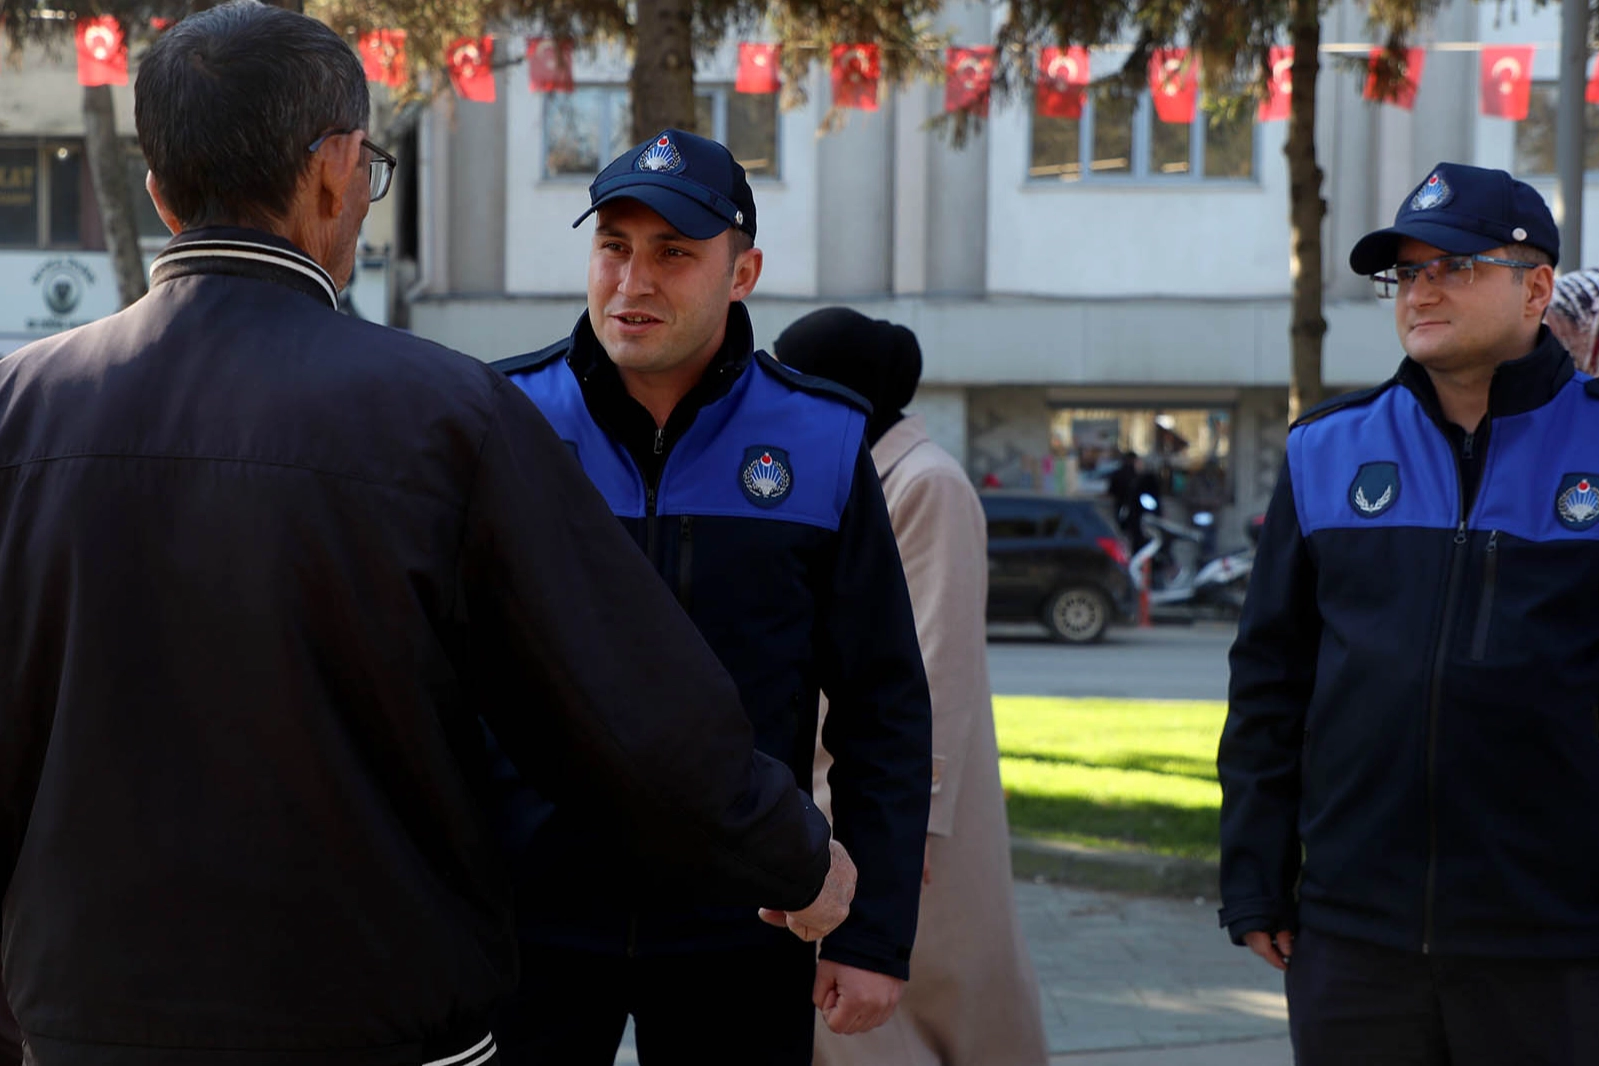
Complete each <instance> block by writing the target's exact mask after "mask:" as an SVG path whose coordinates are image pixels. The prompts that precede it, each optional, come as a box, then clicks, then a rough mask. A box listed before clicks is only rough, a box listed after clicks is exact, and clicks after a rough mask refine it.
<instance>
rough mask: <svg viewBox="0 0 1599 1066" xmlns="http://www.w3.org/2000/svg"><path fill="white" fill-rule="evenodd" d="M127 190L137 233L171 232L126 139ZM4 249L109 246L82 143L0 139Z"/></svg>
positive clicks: (0, 241)
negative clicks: (162, 221)
mask: <svg viewBox="0 0 1599 1066" xmlns="http://www.w3.org/2000/svg"><path fill="white" fill-rule="evenodd" d="M126 151H127V152H128V158H127V178H128V191H129V193H130V194H131V195H132V197H133V213H134V220H135V224H136V225H137V227H138V232H139V236H140V237H141V238H143V237H159V238H165V237H169V236H171V234H169V233H168V232H167V228H166V226H164V225H162V224H161V218H160V216H159V215H157V214H156V212H155V205H154V204H152V203H151V202H150V197H149V194H148V193H146V192H145V188H144V175H145V166H144V157H143V156H142V155H141V154H140V153H139V148H138V145H137V144H135V143H133V142H132V141H129V142H127V143H126ZM0 247H4V248H73V249H88V250H97V249H103V248H104V247H105V233H104V229H103V227H102V226H101V224H100V207H99V204H98V203H97V202H96V200H95V198H94V185H93V184H92V182H91V181H90V177H89V161H88V160H87V159H86V158H85V157H84V154H83V142H82V141H81V140H80V141H53V140H52V141H45V140H0Z"/></svg>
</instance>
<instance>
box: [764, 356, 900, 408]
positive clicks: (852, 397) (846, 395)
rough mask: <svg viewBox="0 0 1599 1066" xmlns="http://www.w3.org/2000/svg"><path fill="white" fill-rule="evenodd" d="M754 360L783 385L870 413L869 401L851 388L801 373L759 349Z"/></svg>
mask: <svg viewBox="0 0 1599 1066" xmlns="http://www.w3.org/2000/svg"><path fill="white" fill-rule="evenodd" d="M755 361H756V362H758V363H760V364H761V366H762V367H764V368H765V369H766V370H767V371H768V372H769V373H770V374H771V375H772V376H773V377H775V378H777V379H778V380H779V381H781V382H783V383H784V384H785V385H788V386H789V387H790V388H793V389H798V390H799V391H800V392H808V393H811V394H812V395H816V396H826V397H829V398H831V399H834V400H843V401H844V402H845V403H847V404H849V405H850V406H851V407H853V408H855V409H856V410H857V411H860V412H861V413H862V414H867V415H869V414H871V413H872V405H871V402H870V401H869V400H867V399H866V397H864V396H862V395H861V394H860V393H858V392H856V391H854V390H853V389H848V388H845V387H844V386H843V385H840V384H839V383H838V382H836V381H829V380H827V379H826V378H819V377H814V376H812V375H810V374H801V373H800V372H799V371H798V370H795V369H794V368H793V367H789V366H784V365H783V364H782V363H779V362H778V361H777V360H776V359H773V358H772V357H771V356H769V355H767V354H766V353H765V352H763V351H759V350H757V351H756V353H755Z"/></svg>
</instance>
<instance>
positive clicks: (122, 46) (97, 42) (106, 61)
mask: <svg viewBox="0 0 1599 1066" xmlns="http://www.w3.org/2000/svg"><path fill="white" fill-rule="evenodd" d="M77 37H78V84H79V85H126V84H128V42H127V41H125V40H123V37H122V25H121V23H119V22H117V20H116V18H115V17H113V16H111V15H101V16H100V17H99V18H92V19H79V20H78V33H77Z"/></svg>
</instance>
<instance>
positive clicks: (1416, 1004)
mask: <svg viewBox="0 0 1599 1066" xmlns="http://www.w3.org/2000/svg"><path fill="white" fill-rule="evenodd" d="M1559 252H1560V242H1559V235H1558V232H1557V230H1556V228H1555V223H1554V220H1553V218H1552V217H1551V215H1550V212H1549V209H1548V207H1547V206H1545V204H1544V202H1543V199H1542V198H1541V197H1540V196H1539V195H1538V193H1537V192H1536V191H1535V190H1533V189H1532V188H1531V187H1530V186H1528V185H1526V184H1524V183H1522V182H1520V181H1516V180H1514V179H1513V178H1512V177H1511V176H1510V175H1509V174H1506V173H1504V172H1503V171H1497V170H1483V169H1479V168H1477V167H1469V166H1463V165H1460V164H1456V163H1440V164H1439V165H1438V166H1437V167H1435V168H1434V169H1433V171H1432V172H1431V173H1430V174H1429V175H1428V176H1427V177H1426V179H1425V180H1424V181H1422V182H1421V184H1420V185H1418V186H1417V187H1416V188H1415V190H1414V191H1413V192H1411V193H1410V195H1408V196H1407V197H1406V198H1405V201H1404V203H1403V204H1402V205H1401V207H1400V208H1399V212H1398V216H1397V217H1396V219H1395V221H1394V225H1393V226H1391V227H1389V228H1387V229H1382V230H1378V231H1376V232H1374V233H1371V234H1368V235H1367V236H1365V237H1363V238H1362V239H1361V240H1360V241H1359V242H1358V243H1357V244H1356V245H1355V247H1354V250H1353V251H1352V252H1351V253H1350V257H1349V262H1350V266H1351V267H1352V268H1353V269H1354V270H1355V272H1356V273H1359V274H1369V275H1372V276H1373V278H1374V282H1375V284H1376V287H1377V289H1378V295H1379V296H1385V297H1389V298H1392V299H1394V300H1395V303H1394V311H1395V316H1394V317H1395V321H1396V325H1397V327H1398V331H1399V339H1400V342H1401V345H1402V346H1403V348H1404V350H1405V353H1406V358H1405V359H1404V361H1403V362H1402V363H1401V364H1400V367H1399V371H1398V373H1396V374H1395V375H1394V377H1393V378H1392V379H1391V380H1389V381H1387V382H1385V383H1384V384H1382V385H1380V386H1378V387H1376V388H1374V389H1371V390H1369V391H1365V392H1359V393H1354V394H1352V395H1347V396H1342V397H1339V398H1337V399H1334V400H1332V401H1330V402H1328V403H1326V404H1324V405H1322V406H1321V407H1318V408H1316V409H1314V410H1312V411H1311V412H1310V413H1309V414H1307V415H1306V416H1305V417H1304V418H1302V419H1300V421H1299V422H1298V423H1296V424H1295V425H1294V426H1293V428H1292V429H1291V430H1290V431H1289V436H1288V453H1287V461H1286V464H1285V466H1284V469H1283V472H1282V475H1281V479H1280V481H1279V482H1278V486H1277V490H1276V492H1275V494H1274V496H1273V498H1272V501H1271V505H1270V508H1269V510H1268V512H1267V517H1266V523H1265V528H1264V530H1263V532H1262V536H1261V542H1260V549H1259V555H1258V556H1257V558H1256V561H1255V571H1254V576H1253V579H1252V583H1251V585H1250V590H1249V596H1248V600H1247V603H1246V605H1245V608H1244V614H1243V619H1242V621H1241V623H1240V626H1239V632H1238V638H1237V642H1236V643H1235V644H1234V645H1233V649H1232V660H1231V665H1232V681H1231V690H1230V706H1229V709H1228V716H1227V723H1226V726H1225V728H1224V729H1223V732H1222V738H1221V746H1220V752H1219V755H1218V759H1217V764H1218V768H1219V771H1220V776H1221V784H1222V814H1221V853H1222V858H1221V885H1222V903H1223V906H1222V908H1221V921H1222V924H1223V925H1225V926H1226V927H1227V929H1228V931H1229V933H1230V934H1231V936H1232V938H1233V940H1234V941H1235V942H1238V943H1243V944H1247V945H1248V946H1249V948H1250V949H1251V950H1253V951H1254V952H1255V953H1256V954H1258V955H1260V956H1261V957H1262V958H1263V959H1264V960H1265V961H1266V962H1267V963H1270V964H1271V965H1273V966H1276V967H1278V968H1279V969H1284V968H1286V970H1287V976H1286V984H1287V994H1288V1019H1289V1031H1290V1034H1291V1036H1292V1040H1293V1045H1294V1054H1295V1057H1296V1060H1297V1062H1298V1063H1299V1064H1300V1066H1333V1064H1338V1066H1341V1064H1355V1063H1362V1064H1364V1063H1374V1062H1381V1063H1384V1064H1396V1066H1397V1064H1411V1063H1413V1064H1417V1066H1422V1064H1428V1066H1431V1064H1440V1066H1442V1064H1449V1066H1475V1064H1480V1066H1490V1064H1491V1066H1504V1064H1508V1063H1530V1062H1537V1063H1542V1064H1548V1066H1579V1064H1592V1063H1595V1062H1599V817H1596V816H1595V812H1596V811H1599V625H1596V624H1595V623H1594V620H1593V605H1594V603H1595V602H1596V601H1599V385H1596V384H1595V382H1594V381H1593V380H1591V379H1589V378H1588V377H1587V376H1586V375H1584V374H1580V373H1578V372H1577V371H1576V370H1575V368H1574V367H1573V366H1572V362H1571V359H1570V357H1569V356H1568V355H1567V354H1566V351H1565V350H1564V349H1563V348H1562V347H1561V346H1560V344H1559V343H1558V342H1557V341H1556V340H1555V339H1554V338H1553V337H1552V336H1551V335H1550V333H1549V331H1548V330H1547V329H1546V328H1544V327H1543V326H1542V325H1541V319H1542V318H1543V314H1544V309H1545V307H1546V306H1547V305H1548V303H1549V300H1550V295H1551V292H1552V289H1553V286H1554V273H1553V270H1552V267H1551V264H1553V263H1554V262H1555V261H1556V260H1557V259H1558V258H1559Z"/></svg>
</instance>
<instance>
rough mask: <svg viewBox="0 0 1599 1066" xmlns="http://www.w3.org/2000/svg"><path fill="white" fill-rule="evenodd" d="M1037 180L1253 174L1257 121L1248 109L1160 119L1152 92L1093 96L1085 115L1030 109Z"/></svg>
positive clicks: (1033, 177)
mask: <svg viewBox="0 0 1599 1066" xmlns="http://www.w3.org/2000/svg"><path fill="white" fill-rule="evenodd" d="M1027 174H1028V177H1029V179H1031V180H1033V181H1100V180H1109V179H1119V178H1133V179H1144V180H1150V181H1198V180H1204V179H1234V180H1237V179H1248V178H1252V177H1254V174H1255V124H1254V121H1253V117H1252V115H1251V114H1250V113H1249V111H1248V109H1244V108H1240V109H1239V113H1238V115H1237V116H1236V117H1232V118H1220V117H1218V116H1215V115H1211V114H1208V113H1207V112H1205V111H1204V110H1202V109H1201V110H1199V111H1198V112H1197V113H1196V114H1195V115H1194V120H1193V121H1192V122H1189V123H1168V122H1161V121H1159V120H1158V119H1157V118H1156V117H1155V108H1154V105H1153V104H1151V102H1150V99H1149V94H1148V93H1140V94H1138V95H1137V96H1106V97H1100V98H1095V97H1093V96H1090V97H1089V98H1088V99H1087V100H1085V101H1084V103H1083V115H1082V118H1080V119H1076V118H1050V117H1047V116H1044V115H1037V114H1035V115H1033V118H1032V146H1031V158H1030V160H1029V166H1028V172H1027Z"/></svg>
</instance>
